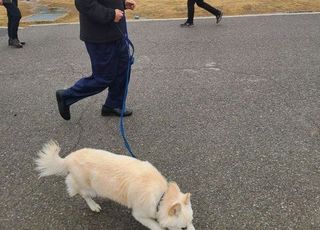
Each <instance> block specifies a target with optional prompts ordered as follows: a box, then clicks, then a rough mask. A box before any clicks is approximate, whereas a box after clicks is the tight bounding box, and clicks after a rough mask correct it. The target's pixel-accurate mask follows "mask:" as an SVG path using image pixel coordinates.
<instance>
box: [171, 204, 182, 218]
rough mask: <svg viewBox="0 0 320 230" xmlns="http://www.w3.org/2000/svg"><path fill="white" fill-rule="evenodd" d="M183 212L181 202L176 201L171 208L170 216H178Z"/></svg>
mask: <svg viewBox="0 0 320 230" xmlns="http://www.w3.org/2000/svg"><path fill="white" fill-rule="evenodd" d="M180 212H181V204H179V203H175V204H174V205H172V206H171V208H170V209H169V216H174V215H175V216H177V215H179V213H180Z"/></svg>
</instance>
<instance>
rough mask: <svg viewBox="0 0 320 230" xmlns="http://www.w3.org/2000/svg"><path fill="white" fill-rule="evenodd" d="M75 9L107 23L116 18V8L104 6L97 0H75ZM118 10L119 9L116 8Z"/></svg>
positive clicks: (95, 19)
mask: <svg viewBox="0 0 320 230" xmlns="http://www.w3.org/2000/svg"><path fill="white" fill-rule="evenodd" d="M75 5H76V8H77V10H78V11H79V12H80V13H81V14H84V15H87V16H88V17H89V18H91V19H92V20H94V21H96V22H99V23H109V22H112V21H114V20H115V19H116V14H117V12H116V10H115V9H111V8H106V7H105V6H103V5H101V4H100V3H98V1H97V0H75ZM118 11H120V10H118Z"/></svg>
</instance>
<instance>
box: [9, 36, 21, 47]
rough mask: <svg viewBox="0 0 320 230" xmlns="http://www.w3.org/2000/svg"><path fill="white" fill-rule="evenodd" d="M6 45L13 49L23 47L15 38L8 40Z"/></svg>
mask: <svg viewBox="0 0 320 230" xmlns="http://www.w3.org/2000/svg"><path fill="white" fill-rule="evenodd" d="M8 44H9V46H12V47H15V48H22V47H23V45H22V44H21V42H20V41H19V39H17V38H15V39H9V42H8Z"/></svg>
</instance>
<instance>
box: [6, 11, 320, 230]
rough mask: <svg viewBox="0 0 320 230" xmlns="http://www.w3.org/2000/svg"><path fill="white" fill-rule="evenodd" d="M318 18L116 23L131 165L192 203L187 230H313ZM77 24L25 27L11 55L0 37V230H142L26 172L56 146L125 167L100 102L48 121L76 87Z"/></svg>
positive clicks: (317, 213) (319, 178)
mask: <svg viewBox="0 0 320 230" xmlns="http://www.w3.org/2000/svg"><path fill="white" fill-rule="evenodd" d="M319 21H320V14H315V15H292V16H274V17H242V18H225V19H224V20H223V22H222V24H221V25H218V26H216V25H215V24H214V19H205V20H196V21H195V23H196V26H195V27H194V28H192V29H182V28H179V23H180V22H181V21H158V22H141V23H130V24H129V29H130V35H131V39H132V41H133V42H134V44H135V47H136V64H135V65H134V70H133V77H132V81H131V85H130V93H129V98H128V105H129V106H130V107H131V108H133V109H134V115H133V116H132V117H130V118H127V119H126V128H127V135H128V137H129V140H130V143H131V144H132V147H133V149H134V151H135V152H136V154H137V155H138V156H139V158H141V159H144V160H148V161H150V162H152V163H153V164H154V165H155V166H156V167H157V168H158V169H159V170H160V171H161V172H162V173H163V174H164V175H165V176H166V177H168V178H169V180H175V181H177V182H178V184H179V185H180V186H181V188H182V190H183V191H189V192H191V193H192V194H193V195H192V204H193V208H194V218H195V220H194V222H195V226H196V228H197V229H200V230H204V229H208V230H212V229H318V228H319V226H320V48H319V47H320V46H319V44H320V43H319V38H320V30H319ZM78 27H79V26H78V25H60V26H47V27H29V28H26V29H23V30H21V31H20V37H21V38H23V40H25V41H26V42H27V45H26V46H25V48H23V49H12V48H9V47H7V38H6V37H5V36H3V35H4V33H3V32H0V34H1V35H2V36H0V54H1V55H0V63H1V64H0V65H1V69H0V78H1V84H0V111H1V113H0V130H1V138H0V147H1V151H0V181H1V186H0V196H1V197H0V229H3V230H7V229H8V230H12V229H23V230H26V229H32V230H33V229H56V230H61V229H88V230H89V229H90V230H93V229H112V230H126V229H138V230H140V229H141V230H142V229H145V228H144V227H142V226H141V225H140V224H139V223H137V222H136V221H135V220H134V219H133V217H131V215H130V211H129V210H128V209H126V208H124V207H122V206H120V205H117V204H115V203H113V202H111V201H108V200H102V199H98V201H99V203H100V204H101V206H102V209H103V210H102V212H101V213H100V214H96V213H92V212H91V211H90V210H89V209H88V207H87V206H86V204H85V202H84V201H83V200H82V199H81V198H79V197H76V198H74V199H70V198H69V197H68V196H67V193H66V189H65V185H64V179H63V178H59V177H50V178H47V179H45V180H44V179H38V177H37V174H36V172H35V171H34V167H35V166H34V163H33V159H34V158H35V156H36V153H37V151H38V150H39V149H40V148H41V146H42V144H43V143H45V142H47V141H48V140H49V139H52V138H53V139H56V140H57V141H58V142H59V143H60V144H61V147H62V152H63V155H66V154H68V153H69V152H70V151H73V150H76V149H79V148H82V147H94V148H102V149H107V150H110V151H112V152H116V153H119V154H126V151H125V149H124V148H123V144H122V140H121V138H120V136H119V132H118V122H119V120H118V118H105V117H101V116H100V108H101V105H102V103H103V102H104V99H105V93H101V94H99V95H97V96H95V97H91V98H89V99H86V100H83V101H81V102H79V103H77V104H76V105H74V106H72V108H71V112H72V119H71V120H70V121H69V122H67V121H64V120H62V119H61V118H60V116H59V114H58V112H57V106H56V101H55V97H54V93H55V90H56V89H60V88H63V87H67V86H70V85H71V84H72V83H73V82H75V81H76V80H77V79H79V77H80V76H82V75H88V74H90V65H89V62H88V56H87V54H86V52H85V48H84V45H83V43H82V42H80V41H79V39H78V34H79V28H78Z"/></svg>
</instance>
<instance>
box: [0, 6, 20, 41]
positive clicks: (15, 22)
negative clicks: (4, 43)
mask: <svg viewBox="0 0 320 230" xmlns="http://www.w3.org/2000/svg"><path fill="white" fill-rule="evenodd" d="M3 5H4V7H5V8H6V9H7V15H8V36H9V38H11V39H16V38H18V28H19V23H20V19H21V12H20V10H19V8H18V1H17V0H13V1H12V3H10V4H3Z"/></svg>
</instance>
